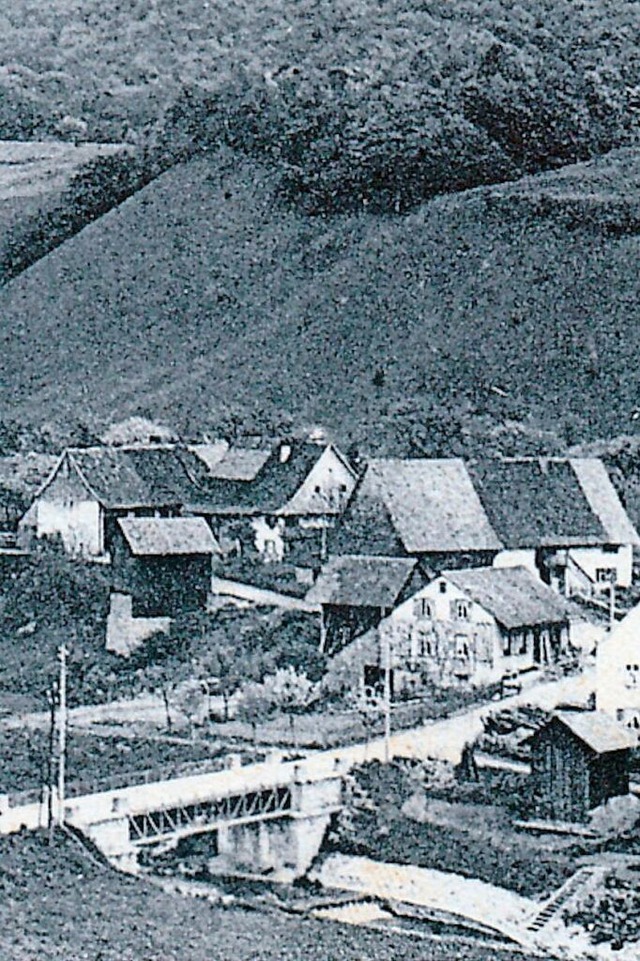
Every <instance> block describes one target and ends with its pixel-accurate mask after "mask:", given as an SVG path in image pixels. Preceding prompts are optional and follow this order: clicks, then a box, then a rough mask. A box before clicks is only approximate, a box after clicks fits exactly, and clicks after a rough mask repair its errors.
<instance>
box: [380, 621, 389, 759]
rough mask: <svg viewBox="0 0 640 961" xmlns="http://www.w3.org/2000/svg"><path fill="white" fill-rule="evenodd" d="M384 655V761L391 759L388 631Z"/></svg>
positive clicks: (383, 640) (385, 634) (385, 638)
mask: <svg viewBox="0 0 640 961" xmlns="http://www.w3.org/2000/svg"><path fill="white" fill-rule="evenodd" d="M382 656H383V658H384V693H383V697H382V701H383V711H384V763H385V764H388V763H389V761H390V760H391V641H390V639H389V637H388V636H387V632H386V631H383V632H382Z"/></svg>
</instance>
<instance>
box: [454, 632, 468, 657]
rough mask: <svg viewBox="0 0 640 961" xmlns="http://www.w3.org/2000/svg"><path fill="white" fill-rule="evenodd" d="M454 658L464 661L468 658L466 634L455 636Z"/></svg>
mask: <svg viewBox="0 0 640 961" xmlns="http://www.w3.org/2000/svg"><path fill="white" fill-rule="evenodd" d="M455 656H456V657H458V658H462V659H464V660H466V659H467V658H468V657H469V639H468V638H467V635H466V634H456V636H455Z"/></svg>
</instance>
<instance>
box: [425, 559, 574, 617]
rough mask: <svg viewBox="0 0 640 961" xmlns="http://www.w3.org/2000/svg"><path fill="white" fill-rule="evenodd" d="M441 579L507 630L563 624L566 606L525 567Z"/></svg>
mask: <svg viewBox="0 0 640 961" xmlns="http://www.w3.org/2000/svg"><path fill="white" fill-rule="evenodd" d="M442 577H444V578H446V579H447V580H448V581H450V582H451V583H452V584H455V586H456V587H457V588H458V589H459V590H461V591H462V592H463V593H464V594H466V595H467V596H468V597H470V598H471V600H473V601H475V602H476V604H479V605H480V607H482V608H484V610H486V611H488V612H489V613H490V614H492V615H493V617H495V619H496V620H497V621H498V623H499V624H501V625H502V626H503V627H505V628H506V629H507V630H515V629H516V628H519V627H533V626H534V625H537V624H558V623H564V622H565V621H567V620H568V618H569V607H568V605H567V603H566V602H565V601H564V600H563V599H562V598H561V597H560V596H559V595H558V594H556V592H555V591H553V590H552V589H551V588H550V587H547V585H546V584H543V583H542V581H541V580H539V579H538V578H537V577H534V576H533V574H532V573H531V572H530V571H528V570H527V569H526V568H525V567H503V568H499V567H476V568H469V569H462V570H455V571H443V572H442Z"/></svg>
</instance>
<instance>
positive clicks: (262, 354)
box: [0, 151, 640, 452]
mask: <svg viewBox="0 0 640 961" xmlns="http://www.w3.org/2000/svg"><path fill="white" fill-rule="evenodd" d="M631 168H633V170H634V171H638V170H639V169H640V154H636V153H633V154H629V153H625V155H624V162H623V161H622V160H621V159H620V158H619V157H618V156H617V155H613V156H611V157H608V158H606V159H605V160H603V161H601V162H600V164H598V163H596V164H594V165H592V166H591V167H590V168H589V171H590V173H589V178H588V180H587V181H586V183H587V186H586V188H585V192H586V195H587V197H588V196H591V195H592V194H595V193H597V191H598V189H599V188H598V183H600V181H601V182H602V183H605V182H606V184H607V185H608V187H607V189H608V190H609V192H610V193H615V195H616V196H617V198H618V200H619V201H620V203H622V201H623V200H624V198H627V199H628V200H629V202H635V200H634V198H635V197H636V194H637V189H636V187H635V186H634V179H633V177H632V176H631ZM598 171H600V174H598ZM554 176H555V175H554ZM574 176H575V178H576V182H580V181H581V180H582V173H581V170H580V169H578V168H576V169H575V171H574ZM566 177H567V173H566V172H564V173H563V178H565V181H564V182H566ZM598 177H600V181H599V180H598ZM550 183H551V184H553V183H555V181H553V179H550V175H545V177H544V178H543V179H542V180H541V181H540V182H538V181H537V180H536V179H535V178H534V179H532V180H530V181H527V182H526V183H525V184H522V185H520V187H519V190H520V192H521V194H522V195H523V196H526V197H534V196H540V195H542V196H547V194H548V193H549V190H550V187H549V184H550ZM503 189H504V191H505V192H504V193H501V192H500V190H499V189H498V188H491V189H487V190H484V189H482V190H479V191H475V192H471V193H468V194H464V195H459V196H456V197H446V198H440V199H438V200H435V201H432V202H431V203H429V204H426V205H425V206H423V207H422V208H420V210H418V211H416V212H414V213H412V214H409V215H406V216H402V217H381V216H379V215H374V214H369V213H366V212H363V213H359V214H349V215H342V216H336V217H332V218H323V217H316V218H310V217H307V216H305V215H303V214H302V213H301V212H299V211H296V210H295V209H292V208H290V207H287V206H285V205H283V203H282V202H281V201H280V200H279V199H278V194H277V178H276V177H275V175H274V174H273V172H272V171H270V170H269V169H268V168H267V167H264V166H261V165H260V164H257V163H255V162H254V161H251V160H248V159H246V158H243V157H242V156H240V155H237V154H234V153H233V152H229V151H221V152H214V153H213V154H212V155H211V156H209V157H203V158H199V159H197V160H193V161H191V162H190V163H186V164H183V165H180V166H178V167H176V168H174V169H173V170H171V171H169V172H167V173H165V174H164V175H163V176H161V177H160V178H158V179H157V180H156V181H155V182H154V183H153V184H151V185H149V186H148V187H147V188H146V189H144V190H142V191H140V192H139V193H138V194H137V195H136V196H135V197H133V198H130V199H129V200H128V201H127V202H125V203H124V204H123V205H122V206H121V207H120V208H118V209H117V210H115V211H113V212H111V213H110V214H109V215H107V216H106V217H104V218H102V219H101V220H100V221H98V222H96V223H94V224H92V225H91V226H89V227H88V228H86V229H85V230H84V231H82V232H81V233H80V234H79V235H78V236H76V237H75V238H73V239H72V240H71V241H69V242H68V243H66V244H64V245H63V246H62V247H61V248H58V250H56V251H55V252H54V253H53V254H51V255H50V256H49V257H47V258H45V259H44V260H43V261H40V262H39V263H38V264H36V265H35V266H34V267H33V268H31V270H29V271H27V272H26V273H25V274H23V275H22V276H21V277H20V278H18V279H17V280H15V281H14V282H12V283H11V284H9V285H8V286H7V287H6V288H5V289H4V290H3V292H2V293H1V294H0V310H1V311H2V316H3V318H4V322H5V328H4V331H5V332H4V336H3V339H2V344H1V347H2V350H1V359H0V381H1V383H2V392H1V393H0V417H8V416H9V413H10V414H11V416H13V417H18V418H21V419H23V420H29V419H31V420H34V421H36V422H38V421H40V422H43V421H44V420H45V419H46V420H47V421H51V420H56V419H57V420H58V421H64V420H71V419H73V418H74V415H75V417H76V418H77V412H78V411H79V410H82V411H83V416H84V417H85V419H87V420H90V421H92V422H93V423H95V424H98V425H99V424H104V423H106V422H108V421H110V420H113V419H114V417H115V416H124V415H126V414H130V413H134V412H142V413H153V414H154V415H157V416H162V417H163V418H165V419H168V420H170V421H173V423H174V424H176V425H177V426H179V427H180V428H182V429H183V430H187V431H191V432H192V433H195V434H197V433H198V432H199V431H201V430H203V429H214V430H215V429H220V428H221V426H222V429H224V425H225V423H227V422H228V417H229V415H230V413H233V412H236V413H238V412H239V416H240V419H241V420H242V419H244V422H245V424H247V425H249V424H254V425H255V426H256V427H261V428H263V429H267V428H269V426H270V425H271V427H273V425H283V424H286V425H287V426H288V427H290V426H291V424H293V425H295V426H297V427H304V426H305V425H307V426H308V425H310V424H313V423H316V422H323V423H325V424H328V425H329V426H330V427H331V428H333V430H334V433H335V434H336V435H337V437H338V438H339V439H340V440H341V441H342V442H343V443H344V444H347V443H349V442H350V441H351V440H355V441H357V442H359V443H360V445H361V447H363V448H364V449H371V448H373V449H376V450H385V449H386V450H391V451H400V452H402V450H406V448H407V442H406V436H407V435H411V434H412V432H414V431H415V428H416V426H419V425H420V423H421V422H422V421H423V419H424V417H425V416H426V413H425V412H427V411H431V412H432V414H433V411H434V410H435V412H436V413H435V420H433V423H434V425H435V426H434V428H433V429H434V430H435V429H436V428H438V429H441V424H442V418H445V420H446V421H447V422H449V420H450V419H451V418H452V417H453V416H454V414H455V412H456V411H460V410H463V411H466V412H467V414H468V418H470V420H469V419H468V423H471V422H472V421H473V419H474V418H475V420H476V421H477V422H478V423H479V424H481V425H482V423H485V421H487V418H488V421H487V422H488V423H489V424H490V425H495V424H496V423H512V424H513V423H514V421H513V418H514V416H515V417H519V418H521V420H520V423H522V424H524V427H525V428H526V427H527V426H528V428H529V429H530V430H532V431H533V432H534V433H535V429H537V428H542V427H545V426H546V427H547V428H549V430H553V431H554V432H555V434H554V436H555V437H557V438H558V441H559V443H563V442H564V441H565V440H568V439H571V440H572V441H573V440H579V439H580V438H589V437H595V436H598V435H602V434H606V433H620V432H622V431H628V430H630V429H632V428H633V417H634V416H635V415H634V411H635V409H636V405H637V393H638V389H639V384H638V375H636V373H635V372H634V370H633V369H630V368H629V364H628V360H629V357H632V356H634V354H635V353H636V352H637V350H638V347H639V346H640V344H639V340H640V332H639V328H638V325H637V324H636V323H635V304H636V303H637V300H638V295H639V294H640V290H639V289H638V285H639V281H638V277H637V272H636V271H634V270H633V269H632V266H631V265H632V264H634V263H635V262H636V260H637V257H638V253H639V250H638V248H639V246H640V238H639V237H638V236H637V235H636V234H635V233H634V232H633V231H631V232H627V233H625V232H624V231H623V232H622V233H621V234H620V235H615V234H614V233H611V232H609V233H607V232H606V231H605V230H604V229H603V227H602V224H601V223H599V222H598V218H595V220H592V219H590V218H589V217H587V218H585V219H584V221H583V222H582V223H581V224H580V225H579V226H576V225H575V224H569V223H568V222H567V217H568V212H569V213H570V211H571V209H572V207H573V206H574V200H573V199H572V198H571V197H568V196H563V197H560V198H558V197H555V198H553V199H551V198H550V195H549V198H548V208H547V209H546V214H545V216H544V217H542V218H541V217H540V216H539V215H535V216H534V215H532V214H531V213H530V212H527V211H526V210H518V209H517V207H516V208H514V209H513V210H512V209H511V204H510V202H509V203H507V201H506V200H503V199H502V198H503V197H507V196H508V194H507V191H508V188H503ZM579 207H580V205H579V204H578V209H579ZM96 251H99V252H100V253H99V256H96ZM61 279H62V282H60V280H61ZM167 351H170V354H171V364H170V365H168V364H167V356H168V354H167ZM380 372H381V373H380ZM375 373H380V376H377V377H376V383H375V385H374V383H373V378H374V374H375ZM211 384H215V392H213V393H212V392H211V390H210V387H211ZM494 388H496V389H497V390H498V391H500V392H503V393H506V395H507V396H506V397H503V396H502V395H501V394H500V393H496V392H495V390H494ZM202 396H206V397H207V398H208V401H207V403H206V404H204V405H203V403H202V399H201V398H202ZM483 418H484V419H485V420H484V421H483ZM430 423H431V421H430ZM439 424H440V427H438V425H439ZM536 425H537V427H536ZM467 440H469V435H468V434H467ZM475 443H477V444H480V445H481V446H483V447H484V448H485V449H486V448H487V432H486V431H485V432H484V436H482V437H481V438H480V439H479V440H478V439H476V441H475ZM409 446H410V445H409ZM414 450H415V448H414Z"/></svg>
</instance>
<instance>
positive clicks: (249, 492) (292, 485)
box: [194, 441, 355, 515]
mask: <svg viewBox="0 0 640 961" xmlns="http://www.w3.org/2000/svg"><path fill="white" fill-rule="evenodd" d="M286 446H287V447H288V448H290V449H289V451H288V452H287V455H286V456H283V454H282V447H281V446H279V447H277V448H275V449H274V450H273V451H270V452H269V456H268V457H267V458H266V459H265V461H264V463H263V465H262V467H261V468H260V470H259V471H258V472H257V474H256V475H255V477H254V478H253V480H237V479H226V478H218V479H216V478H215V477H214V478H210V479H209V482H208V483H207V484H206V494H205V495H204V496H203V495H201V496H200V498H199V500H198V502H197V509H198V510H199V511H202V512H203V513H204V512H208V513H221V514H223V513H226V514H248V515H251V514H277V513H280V512H281V511H282V510H283V508H284V507H285V505H286V504H287V502H288V501H290V500H291V498H292V497H293V496H294V494H296V493H297V492H298V491H299V490H300V488H301V486H302V485H303V483H304V482H305V480H306V479H307V477H308V476H309V474H310V473H311V471H312V469H313V468H314V467H315V465H316V464H317V463H318V461H319V460H320V458H321V457H322V455H323V454H324V452H325V450H327V447H331V449H332V450H333V451H334V452H335V454H336V456H337V457H339V458H340V460H341V461H342V462H343V463H345V464H346V465H347V466H348V467H349V470H352V471H353V468H352V467H351V466H350V465H349V464H348V462H347V461H346V460H345V458H344V456H343V455H342V454H341V453H340V452H339V451H338V450H337V449H336V448H335V447H333V446H332V445H320V444H315V443H311V442H307V441H302V442H296V441H294V442H292V443H291V444H288V445H286ZM251 453H254V452H253V451H252V452H251ZM261 453H263V452H261ZM354 476H355V472H354ZM194 509H195V507H194Z"/></svg>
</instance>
